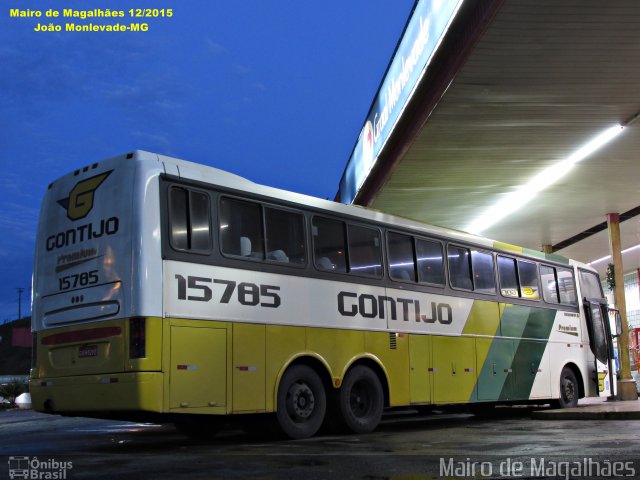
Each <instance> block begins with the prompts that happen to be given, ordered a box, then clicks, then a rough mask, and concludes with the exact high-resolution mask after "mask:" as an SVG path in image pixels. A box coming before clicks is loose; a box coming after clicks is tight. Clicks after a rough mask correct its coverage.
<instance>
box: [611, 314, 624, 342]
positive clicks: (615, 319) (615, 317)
mask: <svg viewBox="0 0 640 480" xmlns="http://www.w3.org/2000/svg"><path fill="white" fill-rule="evenodd" d="M609 324H610V325H611V336H612V337H619V336H620V335H622V317H621V316H620V310H617V309H615V308H609Z"/></svg>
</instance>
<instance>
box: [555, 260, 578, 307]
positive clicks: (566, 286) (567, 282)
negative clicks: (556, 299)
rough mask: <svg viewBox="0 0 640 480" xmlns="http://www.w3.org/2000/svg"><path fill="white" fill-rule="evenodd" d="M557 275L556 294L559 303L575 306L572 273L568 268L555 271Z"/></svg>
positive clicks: (575, 297)
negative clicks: (558, 297)
mask: <svg viewBox="0 0 640 480" xmlns="http://www.w3.org/2000/svg"><path fill="white" fill-rule="evenodd" d="M556 272H557V275H558V292H559V293H560V303H564V304H565V305H577V304H578V300H577V295H576V282H575V280H574V278H573V271H572V270H570V269H568V268H560V267H558V268H557V269H556Z"/></svg>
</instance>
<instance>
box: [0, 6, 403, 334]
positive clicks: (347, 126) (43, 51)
mask: <svg viewBox="0 0 640 480" xmlns="http://www.w3.org/2000/svg"><path fill="white" fill-rule="evenodd" d="M413 3H414V2H413V0H393V1H391V0H346V1H345V0H325V1H323V2H301V1H293V0H287V1H284V0H269V1H267V0H256V1H248V2H236V1H230V0H227V1H218V0H209V1H205V0H181V1H175V0H165V1H163V0H154V1H148V0H146V1H135V2H134V1H133V0H110V1H99V0H92V1H80V0H57V1H55V0H47V1H45V0H8V1H3V2H1V4H0V121H1V128H0V166H1V167H2V173H1V174H0V206H1V208H0V232H2V235H1V236H0V272H1V273H2V282H0V323H2V322H5V321H7V320H12V319H15V318H17V312H18V302H17V291H16V288H17V287H22V288H25V295H24V297H23V302H22V311H23V315H24V314H28V313H29V311H30V309H29V297H28V294H29V288H30V285H31V273H32V263H33V250H34V240H35V234H36V227H37V222H38V211H39V208H40V202H41V199H42V196H43V195H44V192H45V189H46V187H47V185H48V184H49V183H50V182H51V181H52V180H54V179H56V178H58V177H60V176H62V175H65V174H67V173H68V172H70V171H72V170H74V169H76V168H78V167H80V166H83V165H85V164H88V163H92V162H95V161H98V160H102V159H104V158H107V157H111V156H114V155H117V154H120V153H125V152H129V151H132V150H135V149H142V150H148V151H152V152H157V153H162V154H166V155H171V156H175V157H178V158H182V159H185V160H191V161H194V162H199V163H205V164H208V165H212V166H215V167H218V168H222V169H225V170H228V171H231V172H233V173H236V174H239V175H242V176H244V177H247V178H249V179H250V180H253V181H255V182H258V183H263V184H267V185H271V186H274V187H279V188H284V189H287V190H293V191H296V192H301V193H306V194H309V195H314V196H318V197H323V198H333V196H334V195H335V193H336V191H337V189H338V183H339V181H340V177H341V175H342V172H343V169H344V167H345V165H346V162H347V160H348V158H349V155H350V154H351V150H352V149H353V146H354V144H355V142H356V139H357V136H358V134H359V132H360V129H361V128H362V125H363V123H364V120H365V117H366V115H367V112H368V110H369V107H370V105H371V102H372V100H373V98H374V95H375V93H376V91H377V89H378V86H379V84H380V81H381V79H382V76H383V74H384V72H385V69H386V67H387V65H388V63H389V60H390V58H391V55H392V53H393V51H394V49H395V46H396V43H397V42H398V40H399V38H400V35H401V33H402V30H403V28H404V25H405V23H406V21H407V19H408V17H409V14H410V12H411V9H412V7H413ZM145 6H153V7H155V8H173V10H174V16H173V17H172V18H168V19H159V20H152V21H150V22H149V24H150V30H149V31H148V32H146V33H86V32H85V33H73V32H61V33H43V32H34V31H33V27H34V26H35V25H36V24H37V23H38V22H39V21H40V22H42V23H45V22H46V23H49V21H51V19H46V18H42V19H33V18H28V19H26V18H10V16H9V11H10V9H11V8H21V9H26V8H31V9H36V10H43V11H45V10H46V9H48V8H53V9H56V10H61V9H63V8H75V9H93V8H111V9H118V10H128V9H129V8H131V7H145ZM53 21H54V23H58V24H64V23H65V22H67V21H69V19H62V18H58V19H54V20H53ZM88 22H89V20H87V21H85V23H88ZM122 22H123V23H124V22H126V23H128V22H129V19H124V20H123V21H122ZM78 23H82V22H81V21H79V22H78ZM63 28H64V27H63Z"/></svg>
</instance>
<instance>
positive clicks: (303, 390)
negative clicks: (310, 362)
mask: <svg viewBox="0 0 640 480" xmlns="http://www.w3.org/2000/svg"><path fill="white" fill-rule="evenodd" d="M326 409H327V398H326V393H325V390H324V385H323V384H322V380H321V379H320V377H319V376H318V374H317V373H316V372H315V371H314V370H313V369H312V368H310V367H308V366H306V365H294V366H293V367H291V368H289V369H288V370H287V371H286V372H285V374H284V375H283V377H282V380H280V385H279V386H278V407H277V411H276V418H277V420H278V425H279V427H280V429H281V430H282V432H283V433H284V434H285V435H286V436H288V437H289V438H293V439H298V438H308V437H311V436H313V435H315V433H316V432H317V431H318V429H319V428H320V426H321V425H322V422H323V421H324V416H325V413H326Z"/></svg>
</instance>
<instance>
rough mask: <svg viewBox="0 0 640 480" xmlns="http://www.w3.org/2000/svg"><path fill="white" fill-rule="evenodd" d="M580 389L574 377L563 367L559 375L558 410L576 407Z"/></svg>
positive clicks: (567, 368)
mask: <svg viewBox="0 0 640 480" xmlns="http://www.w3.org/2000/svg"><path fill="white" fill-rule="evenodd" d="M579 396H580V389H579V387H578V380H576V375H575V373H573V370H571V369H570V368H569V367H564V368H563V369H562V373H561V374H560V398H558V405H559V406H560V408H573V407H576V406H577V405H578V398H579Z"/></svg>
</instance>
